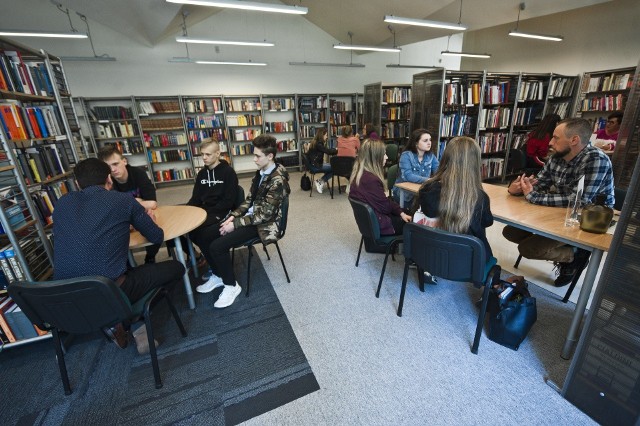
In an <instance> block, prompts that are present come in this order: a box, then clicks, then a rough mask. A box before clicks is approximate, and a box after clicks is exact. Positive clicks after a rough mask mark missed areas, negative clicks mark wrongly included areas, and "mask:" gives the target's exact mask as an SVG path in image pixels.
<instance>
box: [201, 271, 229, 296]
mask: <svg viewBox="0 0 640 426" xmlns="http://www.w3.org/2000/svg"><path fill="white" fill-rule="evenodd" d="M223 285H224V283H223V282H222V278H220V277H219V276H217V275H213V274H211V277H209V279H208V280H207V282H206V283H204V284H200V285H199V286H198V287H196V291H197V292H198V293H209V292H211V291H213V290H215V289H216V288H218V287H222V286H223Z"/></svg>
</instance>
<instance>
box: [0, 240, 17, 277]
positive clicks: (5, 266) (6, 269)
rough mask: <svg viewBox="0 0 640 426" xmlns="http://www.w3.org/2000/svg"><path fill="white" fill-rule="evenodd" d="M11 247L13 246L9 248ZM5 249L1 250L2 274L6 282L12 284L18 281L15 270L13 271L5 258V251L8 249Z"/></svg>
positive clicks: (0, 264)
mask: <svg viewBox="0 0 640 426" xmlns="http://www.w3.org/2000/svg"><path fill="white" fill-rule="evenodd" d="M7 247H11V245H9V246H7ZM7 247H4V248H2V249H0V267H1V268H2V272H3V274H4V276H5V278H6V280H7V281H8V282H10V283H12V282H14V281H16V277H15V275H14V274H13V269H11V265H9V261H8V260H7V258H6V257H5V254H4V250H5V249H6V248H7Z"/></svg>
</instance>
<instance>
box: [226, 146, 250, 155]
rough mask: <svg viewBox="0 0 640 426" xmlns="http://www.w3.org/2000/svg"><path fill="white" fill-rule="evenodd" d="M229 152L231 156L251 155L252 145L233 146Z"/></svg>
mask: <svg viewBox="0 0 640 426" xmlns="http://www.w3.org/2000/svg"><path fill="white" fill-rule="evenodd" d="M231 151H232V152H233V155H249V154H253V144H250V143H244V144H237V145H233V146H232V147H231Z"/></svg>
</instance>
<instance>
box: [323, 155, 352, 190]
mask: <svg viewBox="0 0 640 426" xmlns="http://www.w3.org/2000/svg"><path fill="white" fill-rule="evenodd" d="M355 161H356V159H355V158H354V157H341V156H337V155H334V156H333V157H331V159H330V160H329V163H330V164H331V173H333V176H332V177H331V198H332V199H333V184H334V179H335V178H338V194H342V190H341V189H340V177H343V178H346V179H347V182H349V179H350V178H351V171H352V170H353V163H355Z"/></svg>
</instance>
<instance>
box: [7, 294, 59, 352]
mask: <svg viewBox="0 0 640 426" xmlns="http://www.w3.org/2000/svg"><path fill="white" fill-rule="evenodd" d="M44 334H47V333H46V332H45V331H42V330H40V329H39V328H37V327H36V326H34V325H33V324H32V323H31V321H29V319H28V318H27V316H26V315H25V313H24V312H22V309H20V307H19V306H18V305H16V303H15V302H14V301H13V299H11V298H10V297H8V296H5V297H3V298H0V341H2V343H3V344H6V343H14V342H17V341H20V340H24V339H30V338H33V337H38V336H40V335H44Z"/></svg>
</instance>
